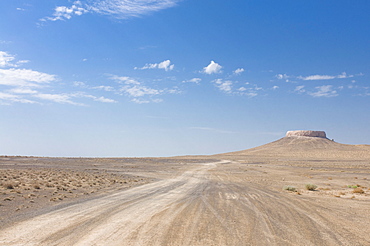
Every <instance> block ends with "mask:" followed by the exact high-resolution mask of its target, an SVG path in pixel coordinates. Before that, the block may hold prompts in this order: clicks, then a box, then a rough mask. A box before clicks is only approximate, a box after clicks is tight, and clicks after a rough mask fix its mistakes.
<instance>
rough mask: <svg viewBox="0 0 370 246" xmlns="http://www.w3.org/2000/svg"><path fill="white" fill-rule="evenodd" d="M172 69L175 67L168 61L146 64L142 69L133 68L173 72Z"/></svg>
mask: <svg viewBox="0 0 370 246" xmlns="http://www.w3.org/2000/svg"><path fill="white" fill-rule="evenodd" d="M174 67H175V65H174V64H171V61H170V60H165V61H163V62H161V63H148V64H145V66H144V67H142V68H137V67H135V69H140V70H144V69H155V68H158V69H164V70H165V71H170V70H173V68H174Z"/></svg>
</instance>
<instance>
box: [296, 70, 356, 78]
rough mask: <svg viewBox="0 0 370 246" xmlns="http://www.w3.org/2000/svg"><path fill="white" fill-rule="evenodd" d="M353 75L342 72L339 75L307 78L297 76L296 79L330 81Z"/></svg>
mask: <svg viewBox="0 0 370 246" xmlns="http://www.w3.org/2000/svg"><path fill="white" fill-rule="evenodd" d="M352 77H354V75H347V73H345V72H343V73H341V74H339V75H335V76H333V75H310V76H307V77H303V76H298V79H302V80H330V79H346V78H352Z"/></svg>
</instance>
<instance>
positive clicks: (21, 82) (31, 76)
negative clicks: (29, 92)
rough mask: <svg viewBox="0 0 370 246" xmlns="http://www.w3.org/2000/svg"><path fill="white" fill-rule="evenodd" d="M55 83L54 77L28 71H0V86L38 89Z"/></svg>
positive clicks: (12, 69) (13, 69)
mask: <svg viewBox="0 0 370 246" xmlns="http://www.w3.org/2000/svg"><path fill="white" fill-rule="evenodd" d="M52 81H56V76H55V75H51V74H47V73H41V72H37V71H33V70H30V69H15V68H11V69H0V85H8V86H25V87H38V86H40V84H46V83H50V82H52Z"/></svg>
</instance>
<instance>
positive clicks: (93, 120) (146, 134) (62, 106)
mask: <svg viewBox="0 0 370 246" xmlns="http://www.w3.org/2000/svg"><path fill="white" fill-rule="evenodd" d="M369 13H370V1H368V0H356V1H353V0H335V1H334V0H295V1H293V0H280V1H277V0H260V1H252V0H234V1H221V0H202V1H199V0H136V1H134V0H99V1H95V0H81V1H68V0H47V1H46V0H0V155H32V156H75V157H79V156H83V157H151V156H153V157H154V156H163V157H165V156H176V155H198V154H216V153H224V152H229V151H237V150H243V149H248V148H252V147H256V146H259V145H262V144H265V143H268V142H272V141H275V140H277V139H280V138H281V137H284V135H285V132H286V131H289V130H323V131H326V133H327V136H328V137H329V138H330V139H334V140H335V141H337V142H340V143H346V144H370V127H369V126H370V80H369V74H370V15H369Z"/></svg>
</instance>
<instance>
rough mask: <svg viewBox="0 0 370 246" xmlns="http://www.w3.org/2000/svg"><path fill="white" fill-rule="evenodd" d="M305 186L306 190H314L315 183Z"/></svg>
mask: <svg viewBox="0 0 370 246" xmlns="http://www.w3.org/2000/svg"><path fill="white" fill-rule="evenodd" d="M305 187H306V189H307V190H316V188H317V185H314V184H306V185H305Z"/></svg>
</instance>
